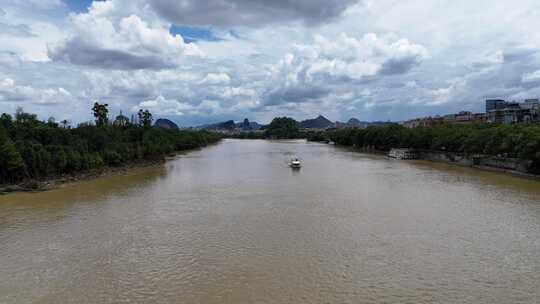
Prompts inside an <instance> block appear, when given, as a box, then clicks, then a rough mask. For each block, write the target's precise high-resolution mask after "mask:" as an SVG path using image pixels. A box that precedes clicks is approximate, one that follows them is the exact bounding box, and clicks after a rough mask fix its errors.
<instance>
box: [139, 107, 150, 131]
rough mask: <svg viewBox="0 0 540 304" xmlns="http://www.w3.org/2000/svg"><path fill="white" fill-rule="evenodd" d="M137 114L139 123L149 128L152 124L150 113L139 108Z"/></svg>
mask: <svg viewBox="0 0 540 304" xmlns="http://www.w3.org/2000/svg"><path fill="white" fill-rule="evenodd" d="M137 115H138V116H139V124H140V125H141V126H143V127H145V128H149V127H151V126H152V120H153V119H152V113H150V111H148V110H143V109H140V110H139V112H138V113H137Z"/></svg>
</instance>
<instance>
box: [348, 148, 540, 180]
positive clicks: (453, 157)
mask: <svg viewBox="0 0 540 304" xmlns="http://www.w3.org/2000/svg"><path fill="white" fill-rule="evenodd" d="M337 146H340V145H337ZM342 147H348V148H350V149H352V150H353V151H355V152H359V153H368V154H376V155H388V151H384V150H378V149H375V148H372V147H362V148H359V147H349V146H342ZM415 152H417V156H418V158H417V159H419V160H425V161H431V162H438V163H445V164H450V165H454V166H460V167H469V168H474V169H479V170H484V171H492V172H500V173H505V174H511V175H514V176H519V177H523V178H529V179H536V180H540V175H537V174H533V173H530V170H531V166H532V165H533V161H531V160H523V159H517V158H508V157H497V156H491V155H481V154H474V155H471V154H464V153H454V152H443V151H431V150H415Z"/></svg>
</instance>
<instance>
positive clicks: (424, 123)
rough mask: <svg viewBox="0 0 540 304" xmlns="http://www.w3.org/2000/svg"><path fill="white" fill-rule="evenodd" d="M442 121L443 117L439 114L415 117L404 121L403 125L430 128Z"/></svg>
mask: <svg viewBox="0 0 540 304" xmlns="http://www.w3.org/2000/svg"><path fill="white" fill-rule="evenodd" d="M443 123H444V119H443V118H442V117H440V116H435V117H431V116H430V117H424V118H416V119H411V120H408V121H405V122H404V123H403V126H404V127H405V128H409V129H414V128H418V127H425V128H431V127H435V126H438V125H441V124H443Z"/></svg>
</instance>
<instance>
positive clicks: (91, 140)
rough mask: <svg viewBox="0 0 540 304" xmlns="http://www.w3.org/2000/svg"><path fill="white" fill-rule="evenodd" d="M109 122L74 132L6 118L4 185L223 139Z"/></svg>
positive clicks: (0, 162)
mask: <svg viewBox="0 0 540 304" xmlns="http://www.w3.org/2000/svg"><path fill="white" fill-rule="evenodd" d="M101 112H103V111H100V114H101ZM103 116H106V113H105V114H104V115H103ZM103 116H101V117H98V116H97V117H96V121H97V122H98V123H97V125H93V124H81V125H79V126H78V127H76V128H68V127H66V124H65V123H64V126H63V127H61V126H59V125H58V124H57V123H55V122H54V121H53V120H49V121H48V122H42V121H39V120H38V119H37V117H36V115H33V114H28V113H24V112H22V111H18V112H17V114H16V115H15V117H14V118H13V117H12V116H11V115H8V114H2V115H1V116H0V184H1V183H14V182H18V181H22V180H25V179H44V178H47V177H52V176H57V175H62V174H70V173H77V172H81V171H86V170H91V169H97V168H102V167H108V166H121V165H123V164H127V163H130V162H135V161H140V160H148V159H160V158H163V157H164V156H165V155H167V154H170V153H173V152H175V151H182V150H187V149H193V148H197V147H202V146H205V145H207V144H209V143H213V142H216V141H218V140H219V139H220V136H219V135H218V134H216V133H212V132H207V131H191V130H166V129H159V128H151V127H149V126H148V123H145V124H141V125H135V124H131V123H123V124H117V123H115V124H108V123H106V122H107V120H106V119H105V118H104V117H103Z"/></svg>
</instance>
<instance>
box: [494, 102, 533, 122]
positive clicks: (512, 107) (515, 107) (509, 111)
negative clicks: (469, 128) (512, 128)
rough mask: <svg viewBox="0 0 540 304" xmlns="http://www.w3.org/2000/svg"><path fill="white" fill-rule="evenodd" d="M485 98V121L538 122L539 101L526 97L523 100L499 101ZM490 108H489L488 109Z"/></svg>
mask: <svg viewBox="0 0 540 304" xmlns="http://www.w3.org/2000/svg"><path fill="white" fill-rule="evenodd" d="M499 101H500V100H493V99H488V100H486V110H487V112H486V115H487V122H490V123H499V124H514V123H536V122H540V115H539V114H540V101H539V100H538V99H527V100H525V101H524V102H521V103H520V102H515V101H513V102H506V101H504V102H503V103H501V102H499ZM488 109H490V110H488Z"/></svg>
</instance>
